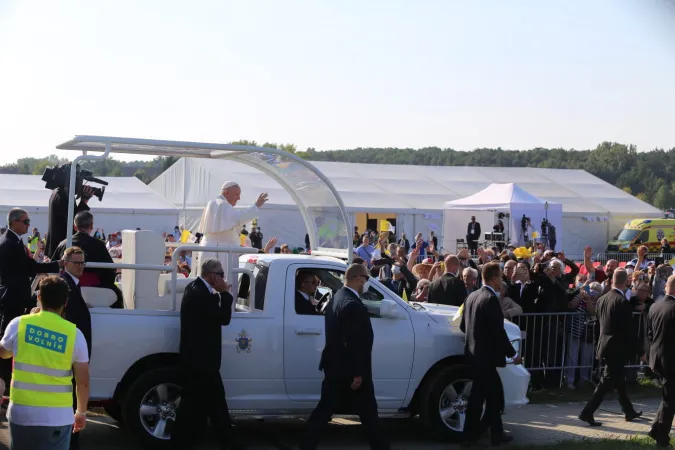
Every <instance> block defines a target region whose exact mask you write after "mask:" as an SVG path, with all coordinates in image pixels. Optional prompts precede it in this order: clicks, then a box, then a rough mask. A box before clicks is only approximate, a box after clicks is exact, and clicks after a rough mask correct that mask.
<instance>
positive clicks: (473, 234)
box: [466, 216, 480, 256]
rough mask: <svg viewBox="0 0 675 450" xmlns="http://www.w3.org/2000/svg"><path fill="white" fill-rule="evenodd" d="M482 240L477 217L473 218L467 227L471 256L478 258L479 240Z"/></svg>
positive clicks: (467, 239)
mask: <svg viewBox="0 0 675 450" xmlns="http://www.w3.org/2000/svg"><path fill="white" fill-rule="evenodd" d="M479 239H480V224H479V223H478V222H476V217H475V216H471V222H469V225H468V226H467V227H466V242H467V244H469V250H471V254H472V255H474V256H476V252H477V251H478V240H479Z"/></svg>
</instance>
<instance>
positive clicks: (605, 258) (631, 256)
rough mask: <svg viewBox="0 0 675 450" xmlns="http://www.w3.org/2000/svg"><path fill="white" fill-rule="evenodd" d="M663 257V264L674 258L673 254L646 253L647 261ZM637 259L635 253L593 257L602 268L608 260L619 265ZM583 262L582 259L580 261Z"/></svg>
mask: <svg viewBox="0 0 675 450" xmlns="http://www.w3.org/2000/svg"><path fill="white" fill-rule="evenodd" d="M660 257H663V258H664V261H665V262H668V261H670V260H671V259H672V258H675V252H673V253H672V254H667V255H662V254H661V253H647V259H649V260H652V261H655V260H656V259H657V258H660ZM636 258H637V254H636V253H598V254H597V255H596V257H595V261H598V262H599V263H600V264H602V265H603V266H604V265H605V264H606V263H607V261H609V260H610V259H614V260H616V261H618V262H620V263H622V262H629V261H632V260H634V259H636ZM582 261H583V259H582Z"/></svg>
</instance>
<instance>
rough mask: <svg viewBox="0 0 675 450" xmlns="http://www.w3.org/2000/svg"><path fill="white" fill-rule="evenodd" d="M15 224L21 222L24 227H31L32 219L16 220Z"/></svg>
mask: <svg viewBox="0 0 675 450" xmlns="http://www.w3.org/2000/svg"><path fill="white" fill-rule="evenodd" d="M15 222H20V223H23V224H24V225H30V219H24V220H15Z"/></svg>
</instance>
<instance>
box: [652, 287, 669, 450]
mask: <svg viewBox="0 0 675 450" xmlns="http://www.w3.org/2000/svg"><path fill="white" fill-rule="evenodd" d="M647 339H648V340H649V348H648V352H649V367H650V368H651V369H652V370H653V371H654V373H656V374H657V375H658V376H659V377H660V378H661V382H662V385H663V391H662V395H663V397H662V399H661V406H659V410H658V412H657V413H656V417H655V418H654V423H653V424H652V429H651V430H650V431H649V436H650V437H651V438H652V439H654V440H655V441H656V445H658V446H660V447H664V448H666V447H668V445H669V441H670V437H669V433H670V428H671V427H672V425H673V415H675V355H674V354H673V349H675V275H671V276H670V277H668V281H667V282H666V296H665V297H664V298H663V300H661V301H658V302H656V303H654V304H653V305H652V307H651V308H650V310H649V315H648V317H647Z"/></svg>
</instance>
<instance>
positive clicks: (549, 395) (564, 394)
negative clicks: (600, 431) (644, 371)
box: [527, 378, 661, 404]
mask: <svg viewBox="0 0 675 450" xmlns="http://www.w3.org/2000/svg"><path fill="white" fill-rule="evenodd" d="M593 390H594V388H593V387H592V386H588V387H583V388H577V389H575V390H570V389H567V388H564V387H563V388H557V389H545V390H543V391H530V392H528V394H527V397H528V398H529V399H530V403H532V404H546V403H575V402H580V403H583V402H587V401H588V400H589V399H590V398H591V395H593ZM660 395H661V387H660V386H659V385H658V383H657V382H656V381H654V380H650V379H646V378H645V379H641V380H640V381H639V382H638V383H636V384H631V385H629V386H628V396H629V397H630V398H631V400H633V399H640V398H654V397H659V396H660ZM616 399H617V397H616V392H615V391H612V392H610V393H609V394H607V396H606V397H605V400H616Z"/></svg>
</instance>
